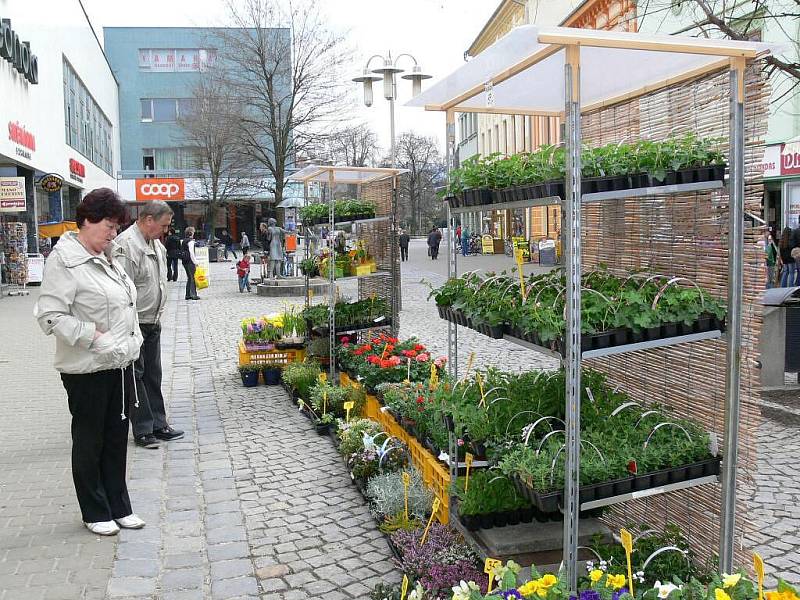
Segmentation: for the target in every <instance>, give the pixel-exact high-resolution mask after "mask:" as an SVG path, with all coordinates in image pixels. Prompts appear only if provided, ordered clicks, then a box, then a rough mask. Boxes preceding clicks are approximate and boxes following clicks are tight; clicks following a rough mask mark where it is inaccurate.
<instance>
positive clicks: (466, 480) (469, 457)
mask: <svg viewBox="0 0 800 600" xmlns="http://www.w3.org/2000/svg"><path fill="white" fill-rule="evenodd" d="M473 458H474V457H473V456H472V454H471V453H469V452H467V455H466V456H465V457H464V463H465V464H466V465H467V475H466V477H465V478H464V493H466V492H467V490H468V489H469V470H470V469H471V468H472V459H473Z"/></svg>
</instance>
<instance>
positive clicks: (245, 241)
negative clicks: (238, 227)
mask: <svg viewBox="0 0 800 600" xmlns="http://www.w3.org/2000/svg"><path fill="white" fill-rule="evenodd" d="M240 246H241V247H242V252H244V251H245V250H250V238H249V237H247V232H245V231H243V232H242V242H241V244H240Z"/></svg>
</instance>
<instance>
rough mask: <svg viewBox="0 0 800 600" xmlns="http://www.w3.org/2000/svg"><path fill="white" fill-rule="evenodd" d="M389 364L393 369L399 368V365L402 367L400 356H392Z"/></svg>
mask: <svg viewBox="0 0 800 600" xmlns="http://www.w3.org/2000/svg"><path fill="white" fill-rule="evenodd" d="M388 362H389V364H390V365H392V366H393V367H397V366H399V365H400V357H399V356H392V357H391V358H390V359H389V360H388Z"/></svg>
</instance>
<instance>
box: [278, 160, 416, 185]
mask: <svg viewBox="0 0 800 600" xmlns="http://www.w3.org/2000/svg"><path fill="white" fill-rule="evenodd" d="M403 173H408V169H383V168H377V167H374V168H373V167H334V166H324V165H308V166H307V167H303V168H302V169H300V170H299V171H297V172H296V173H294V174H292V175H290V176H289V178H288V180H289V181H300V182H302V183H310V182H317V183H330V182H331V181H333V183H341V184H351V185H352V184H356V185H358V184H364V183H372V182H374V181H379V180H381V179H385V178H386V177H396V176H397V175H402V174H403Z"/></svg>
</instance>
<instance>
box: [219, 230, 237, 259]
mask: <svg viewBox="0 0 800 600" xmlns="http://www.w3.org/2000/svg"><path fill="white" fill-rule="evenodd" d="M219 240H220V241H221V242H222V244H223V245H224V246H225V260H228V252H230V253H231V254H233V260H236V249H235V248H234V247H233V238H232V237H231V234H230V233H228V230H227V229H223V230H222V235H220V236H219Z"/></svg>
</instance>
